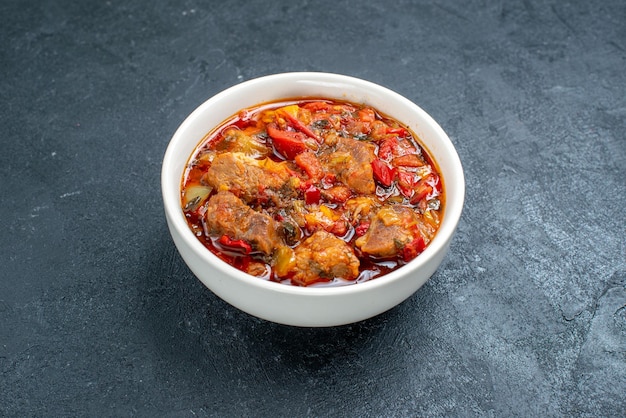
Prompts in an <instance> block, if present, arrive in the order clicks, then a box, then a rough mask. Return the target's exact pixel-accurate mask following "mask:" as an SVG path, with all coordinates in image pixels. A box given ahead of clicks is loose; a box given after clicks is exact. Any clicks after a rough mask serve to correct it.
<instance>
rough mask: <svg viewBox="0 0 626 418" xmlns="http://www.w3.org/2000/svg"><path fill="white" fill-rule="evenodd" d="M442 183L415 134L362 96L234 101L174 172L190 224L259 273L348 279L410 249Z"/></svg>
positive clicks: (308, 280)
mask: <svg viewBox="0 0 626 418" xmlns="http://www.w3.org/2000/svg"><path fill="white" fill-rule="evenodd" d="M444 202H445V199H444V193H443V184H442V179H441V176H440V174H439V172H438V169H437V167H436V165H435V163H434V161H433V160H432V159H431V158H430V156H429V155H428V153H427V151H426V150H425V149H424V147H423V146H421V145H420V144H419V141H418V138H417V136H416V135H415V134H414V133H413V132H411V131H410V130H409V129H408V128H407V127H406V126H404V125H402V124H401V123H400V122H398V121H396V120H394V119H392V118H389V117H387V116H385V115H383V114H382V113H380V112H378V111H377V110H376V109H373V108H372V107H369V106H365V105H360V104H356V103H350V102H345V101H337V100H328V99H294V100H287V101H281V102H274V103H266V104H263V105H259V106H256V107H252V108H248V109H244V110H242V111H240V112H239V113H238V114H237V115H234V116H232V117H231V118H230V119H228V120H226V121H224V122H223V123H222V124H221V125H220V126H218V127H217V128H216V129H214V130H213V131H211V132H210V133H209V134H208V135H207V136H206V137H205V138H204V139H202V141H201V142H200V144H199V146H198V147H197V148H196V150H195V151H194V152H193V154H192V156H191V158H190V160H189V162H188V165H187V169H186V170H185V173H184V176H183V179H182V192H181V204H182V208H183V211H184V214H185V217H186V219H187V222H188V224H189V227H190V228H191V230H192V231H193V232H194V234H195V235H196V236H197V238H198V239H199V240H200V241H201V242H202V243H203V244H204V246H206V248H207V249H209V250H210V251H211V252H213V253H214V254H215V255H217V256H218V257H219V258H221V259H222V260H224V261H225V262H227V263H229V264H231V265H232V266H234V267H236V268H237V269H239V270H242V271H244V272H246V273H249V274H251V275H253V276H257V277H259V278H262V279H265V280H272V281H276V282H280V283H285V284H291V285H296V286H328V285H331V286H332V285H343V284H351V283H359V282H363V281H367V280H371V279H375V278H377V277H380V276H382V275H385V274H387V273H389V272H391V271H393V270H395V269H398V268H400V267H402V266H403V265H404V264H406V263H407V262H409V261H410V260H412V259H413V258H415V257H417V256H418V255H419V254H420V253H421V252H422V251H423V250H424V249H425V248H426V247H427V246H428V244H429V243H430V242H431V241H432V239H433V237H434V236H435V234H436V232H437V229H438V228H439V223H440V220H441V218H442V214H443V207H444Z"/></svg>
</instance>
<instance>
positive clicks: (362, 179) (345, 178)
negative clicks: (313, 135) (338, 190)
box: [320, 137, 376, 194]
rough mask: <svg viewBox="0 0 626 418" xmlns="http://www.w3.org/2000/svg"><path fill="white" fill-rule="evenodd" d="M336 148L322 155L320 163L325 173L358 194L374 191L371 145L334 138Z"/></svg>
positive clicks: (349, 139) (348, 139)
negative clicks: (333, 175) (333, 176)
mask: <svg viewBox="0 0 626 418" xmlns="http://www.w3.org/2000/svg"><path fill="white" fill-rule="evenodd" d="M336 141H337V143H336V147H335V148H334V149H333V150H330V151H328V152H324V153H322V155H321V156H320V162H321V163H322V165H323V166H324V168H325V171H327V172H330V173H333V174H335V176H336V177H337V179H338V180H339V181H341V182H342V183H344V184H345V185H346V186H348V187H349V188H350V189H352V190H354V191H355V192H356V193H359V194H373V193H374V192H375V191H376V184H375V183H374V174H373V171H372V161H374V159H375V158H376V155H375V154H374V149H373V148H372V146H371V144H367V143H364V142H360V141H357V140H356V139H353V138H343V137H337V138H336Z"/></svg>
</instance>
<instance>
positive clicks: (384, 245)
mask: <svg viewBox="0 0 626 418" xmlns="http://www.w3.org/2000/svg"><path fill="white" fill-rule="evenodd" d="M418 216H419V215H418V214H417V213H416V212H415V211H414V210H412V209H410V208H407V207H405V206H399V205H386V206H383V207H382V208H381V209H380V210H378V212H376V215H374V217H373V218H372V221H371V225H370V227H369V229H368V230H367V232H366V233H365V235H363V236H362V237H359V238H358V239H357V240H356V241H355V244H356V246H357V247H359V248H360V249H361V251H363V252H364V253H367V254H369V255H372V256H374V257H381V258H386V257H394V256H396V255H398V254H401V252H402V250H403V249H404V247H405V246H406V245H407V244H409V243H410V242H411V241H413V240H414V239H416V238H418V237H419V238H420V239H421V236H419V235H418V234H420V231H419V224H420V223H421V222H420V220H419V218H418Z"/></svg>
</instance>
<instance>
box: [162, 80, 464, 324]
mask: <svg viewBox="0 0 626 418" xmlns="http://www.w3.org/2000/svg"><path fill="white" fill-rule="evenodd" d="M307 96H310V97H326V98H332V99H343V100H348V101H351V102H356V103H366V104H368V105H371V106H373V107H374V108H376V109H378V110H380V111H381V112H383V113H384V114H386V115H388V116H390V117H392V118H395V119H397V120H398V121H400V122H401V123H403V124H405V125H407V126H408V127H409V128H410V129H412V130H413V132H415V133H416V134H417V136H418V137H419V139H420V140H421V143H422V144H423V145H424V146H425V147H426V149H427V150H428V152H429V153H430V155H431V156H432V157H433V159H434V160H435V161H436V162H437V164H438V166H439V169H440V172H441V175H442V177H443V184H444V193H445V195H446V198H445V199H446V203H445V209H444V216H443V220H442V222H441V225H440V227H439V231H438V232H437V234H436V236H435V238H434V239H433V241H432V242H431V243H430V245H429V246H428V247H427V248H426V250H425V251H424V252H423V253H422V254H420V255H419V256H418V257H416V258H415V259H413V260H412V261H411V262H409V263H408V264H407V265H405V266H403V267H401V268H400V269H398V270H396V271H393V272H391V273H389V274H387V275H385V276H382V277H379V278H377V279H374V280H371V281H368V282H364V283H358V284H354V285H348V286H341V287H322V288H312V287H296V286H289V285H285V284H280V283H274V282H269V281H265V280H262V279H259V278H257V277H253V276H250V275H248V274H246V273H243V272H242V271H240V270H238V269H236V268H234V267H232V266H230V265H229V264H227V263H225V262H223V261H222V260H220V259H218V258H217V257H216V256H215V255H214V254H212V253H211V252H210V251H209V250H207V249H206V248H205V247H204V246H203V245H202V244H201V243H200V241H199V240H198V239H197V238H196V237H195V236H194V235H193V233H192V232H191V230H190V229H189V227H188V225H187V222H186V221H185V217H184V215H183V211H182V209H181V203H180V186H181V178H182V175H183V170H184V169H185V165H186V163H187V161H188V159H189V157H190V155H191V153H192V152H193V150H194V149H195V148H196V146H197V145H198V144H199V142H200V141H201V140H202V138H203V137H204V136H205V135H206V134H207V133H208V132H209V131H211V130H212V129H213V128H215V127H216V126H217V125H219V124H221V123H222V122H223V121H224V120H225V119H227V118H228V117H230V116H232V115H234V114H236V113H237V112H238V111H239V110H241V109H244V108H247V107H251V106H254V105H257V104H261V103H264V102H270V101H276V100H280V99H285V98H295V97H307ZM161 175H162V177H161V187H162V192H163V202H164V206H165V215H166V218H167V224H168V227H169V230H170V233H171V234H172V238H173V239H174V243H175V244H176V247H177V248H178V251H179V252H180V254H181V256H182V258H183V259H184V260H185V262H186V263H187V265H188V266H189V268H190V269H191V271H192V272H193V273H194V274H195V275H196V276H197V277H198V278H199V279H200V280H201V281H202V283H204V284H205V285H206V287H208V288H209V289H210V290H211V291H213V292H214V293H215V294H216V295H217V296H219V297H220V298H222V299H223V300H225V301H226V302H228V303H230V304H231V305H233V306H235V307H237V308H239V309H241V310H243V311H245V312H247V313H249V314H252V315H254V316H257V317H259V318H263V319H266V320H269V321H273V322H277V323H281V324H287V325H295V326H306V327H323V326H336V325H343V324H348V323H353V322H357V321H360V320H363V319H366V318H370V317H372V316H375V315H378V314H380V313H382V312H385V311H387V310H388V309H390V308H392V307H394V306H396V305H397V304H399V303H400V302H402V301H404V300H405V299H406V298H408V297H409V296H411V295H412V294H413V293H414V292H415V291H417V290H418V289H419V288H420V287H421V286H422V285H423V284H424V283H425V282H426V281H427V280H428V279H429V278H430V276H431V275H432V274H433V273H434V272H435V270H436V269H437V267H438V266H439V264H440V263H441V261H442V260H443V258H444V256H445V254H446V253H447V251H448V247H449V244H450V241H451V239H452V236H453V235H454V231H455V230H456V227H457V224H458V221H459V218H460V216H461V211H462V208H463V201H464V197H465V179H464V176H463V169H462V167H461V162H460V160H459V157H458V155H457V152H456V150H455V149H454V146H453V145H452V143H451V142H450V139H449V138H448V136H447V135H446V134H445V132H444V131H443V130H442V129H441V127H440V126H439V125H438V124H437V123H436V122H435V121H434V120H433V119H432V118H431V117H430V116H429V115H428V114H427V113H426V112H424V111H423V110H422V109H421V108H420V107H418V106H417V105H415V104H414V103H412V102H411V101H409V100H408V99H406V98H404V97H402V96H401V95H399V94H397V93H395V92H393V91H391V90H389V89H387V88H384V87H381V86H379V85H377V84H374V83H371V82H368V81H364V80H361V79H357V78H353V77H348V76H343V75H337V74H329V73H313V72H303V73H284V74H276V75H269V76H265V77H261V78H257V79H253V80H250V81H246V82H243V83H241V84H238V85H236V86H233V87H231V88H229V89H227V90H224V91H222V92H221V93H219V94H217V95H215V96H213V97H212V98H210V99H209V100H207V101H206V102H204V103H203V104H202V105H200V107H198V108H197V109H196V110H195V111H194V112H193V113H192V114H191V115H189V117H187V119H185V121H184V122H183V123H182V124H181V125H180V127H179V128H178V130H177V131H176V132H175V133H174V136H173V137H172V139H171V142H170V144H169V146H168V148H167V151H166V153H165V157H164V159H163V167H162V174H161Z"/></svg>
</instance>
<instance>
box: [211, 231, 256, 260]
mask: <svg viewBox="0 0 626 418" xmlns="http://www.w3.org/2000/svg"><path fill="white" fill-rule="evenodd" d="M218 242H219V243H220V244H221V245H223V246H224V247H228V248H229V249H231V250H235V251H237V252H242V253H243V254H245V255H248V254H250V252H252V247H251V246H250V244H248V243H247V242H246V241H244V240H242V239H231V238H230V237H229V236H228V235H222V236H221V237H220V239H219V240H218Z"/></svg>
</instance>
